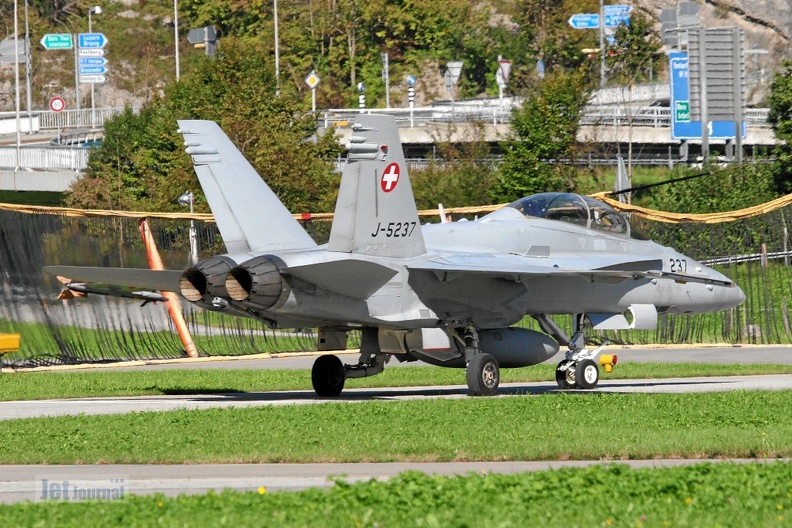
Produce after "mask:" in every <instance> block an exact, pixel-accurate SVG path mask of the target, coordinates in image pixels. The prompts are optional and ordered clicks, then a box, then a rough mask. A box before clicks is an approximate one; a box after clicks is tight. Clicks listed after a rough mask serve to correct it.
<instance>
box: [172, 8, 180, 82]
mask: <svg viewBox="0 0 792 528" xmlns="http://www.w3.org/2000/svg"><path fill="white" fill-rule="evenodd" d="M173 45H174V49H175V51H176V82H179V0H173Z"/></svg>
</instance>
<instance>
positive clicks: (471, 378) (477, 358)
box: [464, 326, 500, 396]
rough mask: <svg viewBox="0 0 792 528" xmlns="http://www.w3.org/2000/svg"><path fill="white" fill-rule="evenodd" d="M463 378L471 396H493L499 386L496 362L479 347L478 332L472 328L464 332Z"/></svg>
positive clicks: (498, 372)
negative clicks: (465, 365) (464, 364)
mask: <svg viewBox="0 0 792 528" xmlns="http://www.w3.org/2000/svg"><path fill="white" fill-rule="evenodd" d="M464 339H465V362H466V363H467V367H466V368H465V377H466V378H467V386H468V390H469V391H470V394H471V395H472V396H493V395H494V394H495V393H497V392H498V385H499V384H500V367H499V366H498V361H497V360H496V359H495V358H494V357H492V356H491V355H489V354H485V353H484V352H482V351H481V348H480V347H479V338H478V332H477V331H476V329H475V328H474V327H473V326H470V327H468V328H467V329H466V330H465V337H464Z"/></svg>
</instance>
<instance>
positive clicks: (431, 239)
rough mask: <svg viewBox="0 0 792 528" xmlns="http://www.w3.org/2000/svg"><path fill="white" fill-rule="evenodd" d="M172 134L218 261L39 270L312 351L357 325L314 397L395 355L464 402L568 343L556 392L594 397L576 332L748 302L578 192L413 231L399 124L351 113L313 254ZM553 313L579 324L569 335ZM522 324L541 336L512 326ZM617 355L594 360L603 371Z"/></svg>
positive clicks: (221, 162)
mask: <svg viewBox="0 0 792 528" xmlns="http://www.w3.org/2000/svg"><path fill="white" fill-rule="evenodd" d="M179 132H180V133H181V134H182V135H183V136H184V139H185V145H186V147H187V149H186V151H187V153H188V154H189V155H191V156H192V160H193V163H194V165H195V171H196V173H197V175H198V179H199V180H200V183H201V186H202V187H203V190H204V193H205V195H206V199H207V200H208V202H209V205H210V207H211V209H212V212H213V213H214V215H215V219H216V221H217V225H218V228H219V230H220V233H221V235H222V237H223V241H224V242H225V246H226V250H227V253H225V254H223V255H217V256H214V257H211V258H208V259H206V260H203V261H202V262H199V263H198V264H196V265H195V266H193V267H191V268H189V269H187V270H186V271H153V270H139V269H125V268H84V267H69V266H51V267H48V268H46V269H47V271H49V272H51V273H53V274H56V275H60V276H64V277H69V279H70V281H71V282H70V283H68V284H67V285H66V286H67V287H70V288H74V289H75V290H80V289H81V290H82V291H91V289H92V287H91V284H92V283H102V284H104V285H113V286H124V287H128V288H131V289H136V290H141V291H134V292H131V293H130V292H127V293H126V295H127V296H132V297H135V296H140V297H141V298H143V299H149V300H150V299H151V298H152V295H153V296H156V294H155V293H153V291H156V290H167V291H174V292H180V293H181V295H182V296H183V297H184V298H185V299H187V300H188V301H191V302H193V303H195V304H196V305H198V306H201V307H203V308H206V309H209V310H216V311H220V312H224V313H229V314H233V315H240V316H246V317H252V318H254V319H257V320H260V321H262V322H264V323H266V324H267V325H268V326H269V327H271V328H301V327H314V328H318V329H319V350H338V349H343V348H344V346H345V343H346V337H347V333H348V332H349V331H350V330H359V331H360V333H361V345H360V359H359V361H358V363H357V364H354V365H345V364H343V363H342V361H341V360H340V359H339V358H338V357H337V356H335V355H323V356H320V357H318V358H317V360H316V362H315V363H314V366H313V370H312V381H313V387H314V389H315V390H316V393H317V394H318V395H320V396H325V397H332V396H337V395H339V394H340V393H341V391H342V389H343V387H344V381H345V380H346V379H347V378H358V377H364V376H371V375H374V374H378V373H380V372H382V370H383V368H384V366H385V364H386V363H387V362H388V361H389V360H390V359H391V358H395V359H397V360H399V361H414V360H422V361H425V362H427V363H430V364H433V365H438V366H442V367H455V368H464V369H466V373H467V385H468V388H469V392H470V393H471V394H473V395H492V394H495V392H496V391H497V389H498V383H499V379H500V370H499V369H500V368H512V367H523V366H528V365H535V364H538V363H541V362H543V361H546V360H548V359H550V358H552V357H553V356H555V355H556V354H557V353H558V352H559V348H560V347H561V346H562V345H563V346H564V347H566V351H565V355H564V358H563V359H562V360H561V361H560V363H559V364H558V367H557V370H556V380H557V382H558V385H559V386H560V387H561V388H582V389H590V388H593V387H595V386H596V385H597V382H598V380H599V365H598V364H597V362H595V359H596V358H597V357H598V356H599V354H600V349H601V348H602V347H599V348H596V349H593V350H589V349H587V348H586V346H585V335H584V329H585V328H589V326H590V327H591V328H593V329H629V328H636V329H650V328H655V327H656V325H657V319H658V314H668V313H698V312H712V311H717V310H724V309H727V308H731V307H733V306H736V305H737V304H739V303H741V302H742V301H743V300H744V299H745V295H744V294H743V292H742V291H741V290H740V288H739V287H737V285H736V284H734V283H733V282H732V281H731V280H729V279H728V278H727V277H725V276H724V275H722V274H720V273H718V272H717V271H715V270H713V269H710V268H708V267H707V266H704V265H703V264H701V263H699V262H696V261H695V260H693V259H691V258H690V257H687V256H685V255H682V254H680V253H678V252H676V251H674V250H673V249H671V248H668V247H664V246H661V245H659V244H656V243H654V242H651V241H650V240H646V239H643V238H642V237H640V236H637V235H636V233H635V232H634V231H632V230H631V228H630V225H629V223H628V222H627V221H626V220H625V218H624V217H623V216H621V215H620V214H618V213H617V212H616V211H614V210H613V209H612V208H610V207H609V206H607V205H605V204H603V203H602V202H600V201H597V200H594V199H592V198H589V197H585V196H579V195H575V194H566V193H543V194H537V195H533V196H528V197H526V198H523V199H521V200H518V201H516V202H514V203H512V204H510V205H508V206H505V207H503V208H501V209H498V210H496V211H494V212H492V213H490V214H487V215H486V216H483V217H482V218H479V219H477V220H473V221H456V222H442V223H438V224H428V225H422V224H421V223H420V221H419V219H418V213H417V210H416V205H415V200H414V198H413V192H412V188H411V185H410V179H409V176H408V174H407V167H406V165H405V161H404V154H403V152H402V148H401V144H400V142H399V135H398V130H397V127H396V122H395V120H394V118H393V117H392V116H385V115H360V116H359V117H357V118H356V121H355V123H354V124H353V125H352V136H351V137H350V139H349V144H348V156H347V160H346V165H345V167H344V169H343V173H342V178H341V185H340V189H339V195H338V202H337V204H336V209H335V215H334V219H333V224H332V227H331V232H330V239H329V242H328V243H327V244H323V245H317V244H316V242H314V240H313V239H312V238H311V237H310V236H309V235H308V234H307V233H306V231H305V230H304V229H303V228H302V226H301V225H300V224H299V223H298V222H297V221H296V220H295V219H294V217H293V216H292V215H291V214H290V213H289V211H288V210H287V209H286V207H285V206H284V205H283V204H282V203H281V202H280V201H279V200H278V198H277V197H276V196H275V194H274V193H273V192H272V191H271V190H270V188H269V187H268V186H267V184H266V183H265V182H264V180H262V179H261V177H260V176H259V175H258V174H257V173H256V171H255V170H254V169H253V167H252V166H251V165H250V164H249V163H248V162H247V161H246V160H245V158H244V157H243V156H242V154H241V153H240V152H239V151H238V150H237V149H236V148H235V147H234V145H233V143H232V142H231V141H230V140H229V139H228V138H227V137H226V135H225V134H224V133H223V132H222V130H221V129H220V127H219V126H218V125H217V124H216V123H214V122H211V121H179ZM146 290H150V291H146ZM95 291H99V292H101V289H97V290H95ZM113 291H119V290H118V289H117V288H114V289H113ZM554 314H573V318H572V320H573V328H571V329H570V330H571V332H570V333H571V334H572V335H571V337H568V335H567V334H566V333H565V332H564V331H563V330H562V329H561V328H560V327H559V326H558V325H557V324H555V322H554V321H553V320H552V319H551V318H550V316H551V315H554ZM526 316H530V317H533V318H534V319H536V320H537V321H538V323H539V327H540V328H541V329H542V330H543V332H538V331H533V330H529V329H525V328H516V327H513V326H512V325H514V324H515V323H517V322H519V321H520V320H521V319H523V318H524V317H526ZM614 358H615V356H606V355H602V356H600V358H599V359H600V363H601V364H602V365H604V366H605V367H606V369H607V368H610V366H612V364H613V363H614Z"/></svg>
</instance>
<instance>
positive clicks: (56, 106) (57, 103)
mask: <svg viewBox="0 0 792 528" xmlns="http://www.w3.org/2000/svg"><path fill="white" fill-rule="evenodd" d="M49 107H50V110H52V111H53V112H60V111H61V110H63V109H64V108H66V101H64V100H63V98H62V97H53V98H52V99H50V102H49Z"/></svg>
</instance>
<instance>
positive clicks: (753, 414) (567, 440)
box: [0, 391, 792, 464]
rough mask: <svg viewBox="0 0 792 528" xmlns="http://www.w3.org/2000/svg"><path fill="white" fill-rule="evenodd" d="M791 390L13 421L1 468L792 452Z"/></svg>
mask: <svg viewBox="0 0 792 528" xmlns="http://www.w3.org/2000/svg"><path fill="white" fill-rule="evenodd" d="M790 408H792V391H778V392H772V391H767V392H765V391H736V392H725V393H712V394H652V395H647V394H606V393H578V394H555V395H542V396H514V397H504V398H464V399H459V400H419V401H388V402H383V401H371V402H361V403H356V404H347V403H326V404H317V405H293V406H265V407H257V408H225V409H209V410H201V411H196V410H184V411H173V412H160V413H132V414H125V415H109V416H68V417H52V418H35V419H23V420H9V421H4V422H2V427H0V446H3V448H2V450H0V463H2V464H80V463H91V464H93V463H120V464H123V463H130V464H139V463H240V462H364V461H373V462H392V461H451V460H565V459H583V460H590V459H594V460H598V459H617V460H618V459H651V458H710V457H713V458H718V457H743V458H755V457H769V458H776V457H788V456H790V455H792V422H791V421H790V420H789V419H788V415H787V413H785V412H780V410H781V409H790Z"/></svg>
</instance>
